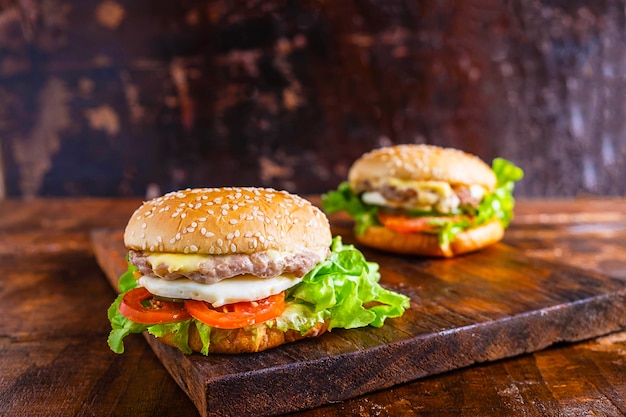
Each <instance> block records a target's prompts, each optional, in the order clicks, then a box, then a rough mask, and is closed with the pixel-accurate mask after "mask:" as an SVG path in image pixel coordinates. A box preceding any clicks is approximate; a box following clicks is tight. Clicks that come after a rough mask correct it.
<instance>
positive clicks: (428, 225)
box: [378, 211, 461, 233]
mask: <svg viewBox="0 0 626 417" xmlns="http://www.w3.org/2000/svg"><path fill="white" fill-rule="evenodd" d="M460 218H461V216H428V217H409V216H405V215H402V214H390V213H385V212H383V211H381V212H379V213H378V220H380V223H381V224H382V225H383V226H385V227H386V228H387V229H390V230H394V231H396V232H400V233H418V232H436V231H437V229H439V227H440V226H439V225H438V224H433V223H432V222H433V220H436V219H437V220H444V221H458V220H459V219H460Z"/></svg>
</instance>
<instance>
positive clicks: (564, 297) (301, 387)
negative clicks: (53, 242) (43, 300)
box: [92, 226, 626, 416]
mask: <svg viewBox="0 0 626 417" xmlns="http://www.w3.org/2000/svg"><path fill="white" fill-rule="evenodd" d="M333 231H334V232H335V233H341V234H342V235H343V236H344V241H347V242H349V241H350V236H351V233H350V231H349V229H342V228H341V227H339V228H338V227H337V226H334V230H333ZM92 242H93V245H94V250H95V254H96V256H97V260H98V262H99V264H100V265H101V267H102V269H103V270H104V272H105V273H106V276H107V277H108V279H109V281H110V282H111V284H112V285H113V286H114V288H116V289H117V285H116V284H117V278H118V277H119V275H120V274H121V273H122V272H123V271H124V270H125V269H126V265H125V260H124V256H125V252H126V251H125V249H124V247H123V243H122V233H121V232H120V231H110V230H97V231H94V232H93V234H92ZM363 252H364V254H365V256H366V258H367V259H368V260H371V261H376V262H378V263H379V264H380V266H381V273H382V279H381V282H382V283H383V285H385V286H386V287H388V288H391V289H394V290H396V291H399V292H402V293H404V294H406V295H408V296H410V297H411V307H410V309H409V310H407V312H406V313H405V314H404V316H403V317H401V318H398V319H391V320H387V322H386V324H385V325H384V326H383V327H381V328H378V329H377V328H370V327H368V328H362V329H352V330H343V329H335V330H333V331H332V332H330V333H327V334H325V335H323V336H322V337H320V338H316V339H309V340H304V341H301V342H297V343H293V344H289V345H284V346H281V347H278V348H276V349H273V350H269V351H265V352H261V353H255V354H242V355H234V356H233V355H212V356H208V357H204V356H201V355H183V354H182V353H180V352H179V351H178V350H176V349H173V348H170V347H169V346H166V345H164V344H162V343H159V342H156V341H155V340H154V339H153V338H152V337H151V336H149V335H145V336H146V339H147V340H148V342H149V344H150V345H151V347H152V349H153V350H154V352H155V353H156V355H157V356H158V357H159V359H160V360H161V362H162V363H163V365H164V366H165V367H166V368H167V370H168V371H169V373H170V374H171V375H172V377H173V378H174V379H175V380H176V382H177V383H178V384H179V385H180V386H181V387H182V389H183V390H184V391H185V392H186V393H187V395H188V396H189V397H190V398H191V400H192V401H193V402H194V403H195V405H196V406H197V408H198V410H199V412H200V414H201V415H202V416H208V415H211V416H268V415H277V414H284V413H288V412H293V411H297V410H303V409H307V408H314V407H317V406H320V405H323V404H327V403H331V402H337V401H342V400H346V399H348V398H352V397H355V396H359V395H362V394H365V393H368V392H371V391H375V390H380V389H382V388H387V387H391V386H393V385H395V384H400V383H403V382H407V381H411V380H415V379H417V378H421V377H425V376H428V375H433V374H437V373H441V372H445V371H449V370H452V369H457V368H461V367H465V366H468V365H471V364H473V363H477V362H484V361H493V360H496V359H501V358H506V357H511V356H514V355H519V354H522V353H525V352H532V351H536V350H540V349H542V348H545V347H547V346H549V345H551V344H554V343H556V342H562V341H579V340H582V339H586V338H591V337H595V336H599V335H602V334H606V333H609V332H613V331H616V330H619V329H622V328H624V327H625V326H626V288H624V285H623V281H620V280H618V279H615V278H611V277H606V276H602V275H599V274H593V273H590V272H585V271H582V270H578V269H575V268H573V267H568V266H565V265H560V264H553V263H549V262H546V261H543V260H540V259H535V258H529V257H526V256H525V255H523V254H522V253H521V252H519V251H518V250H516V249H513V248H511V247H508V246H506V245H504V244H497V245H494V246H492V247H489V248H486V249H484V250H482V251H480V252H476V253H473V254H470V255H467V256H463V257H459V258H456V259H449V260H426V259H420V258H414V257H407V256H395V255H389V254H383V253H381V252H376V251H370V250H367V249H363ZM111 301H112V300H111ZM131 337H132V336H131Z"/></svg>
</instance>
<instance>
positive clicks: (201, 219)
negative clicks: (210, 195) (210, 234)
mask: <svg viewBox="0 0 626 417" xmlns="http://www.w3.org/2000/svg"><path fill="white" fill-rule="evenodd" d="M198 221H199V222H205V221H206V217H200V218H199V219H198Z"/></svg>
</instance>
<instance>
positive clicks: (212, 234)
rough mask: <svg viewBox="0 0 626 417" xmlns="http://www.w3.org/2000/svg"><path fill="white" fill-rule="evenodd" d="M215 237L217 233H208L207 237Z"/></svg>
mask: <svg viewBox="0 0 626 417" xmlns="http://www.w3.org/2000/svg"><path fill="white" fill-rule="evenodd" d="M213 236H215V233H213V232H206V237H213Z"/></svg>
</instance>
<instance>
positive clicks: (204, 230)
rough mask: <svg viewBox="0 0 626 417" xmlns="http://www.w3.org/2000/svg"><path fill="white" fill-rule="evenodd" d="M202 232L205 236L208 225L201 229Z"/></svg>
mask: <svg viewBox="0 0 626 417" xmlns="http://www.w3.org/2000/svg"><path fill="white" fill-rule="evenodd" d="M200 233H201V234H202V235H203V236H204V235H205V234H206V227H203V228H202V229H200Z"/></svg>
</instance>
